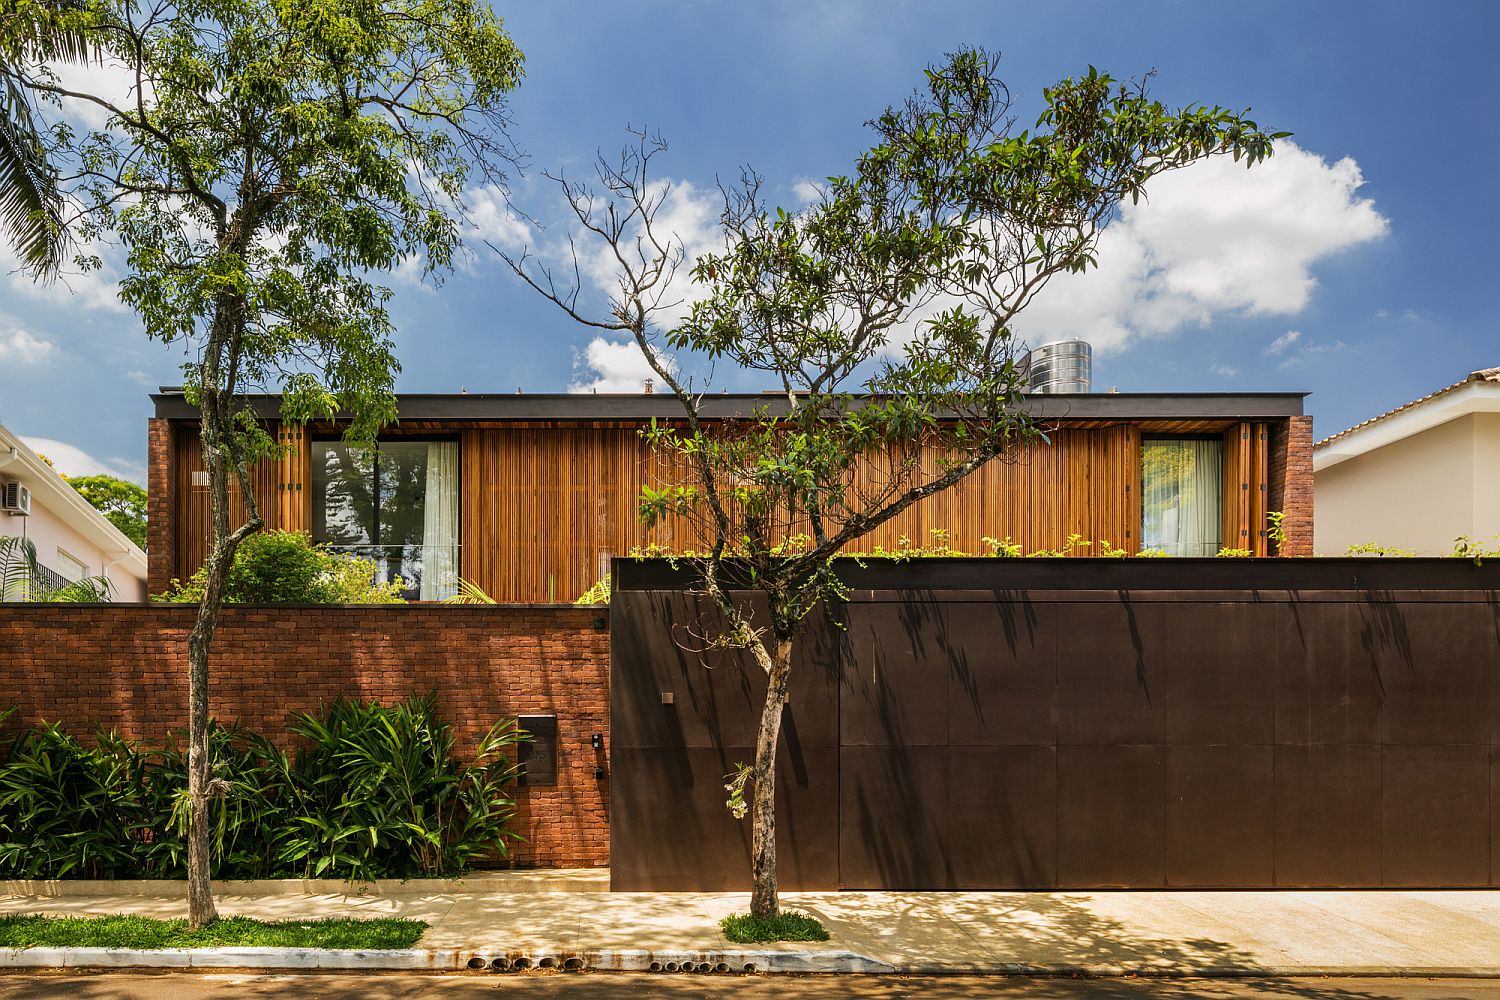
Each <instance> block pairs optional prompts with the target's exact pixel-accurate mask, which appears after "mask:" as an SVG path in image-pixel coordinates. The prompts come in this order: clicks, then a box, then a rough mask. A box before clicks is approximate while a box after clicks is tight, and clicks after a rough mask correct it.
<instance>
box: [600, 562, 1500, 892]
mask: <svg viewBox="0 0 1500 1000" xmlns="http://www.w3.org/2000/svg"><path fill="white" fill-rule="evenodd" d="M1027 562H1028V563H1030V565H1027V564H1024V563H1021V562H1020V561H1017V562H1016V563H1007V562H1005V561H997V560H972V561H929V562H924V563H922V564H920V565H919V564H916V563H912V564H903V565H900V566H891V567H879V566H872V567H871V568H870V569H869V570H865V571H858V570H855V571H852V572H853V576H852V577H851V581H850V582H851V583H852V584H853V585H854V586H855V587H856V591H855V595H854V600H853V601H851V602H850V603H849V604H848V605H847V606H845V607H844V608H842V609H841V611H840V614H841V617H842V619H843V620H844V625H845V627H844V628H843V629H842V630H841V629H836V628H832V627H829V626H827V625H825V624H823V623H821V622H820V623H817V624H815V625H813V626H812V628H811V630H810V635H809V638H808V640H807V641H805V642H804V643H803V644H802V648H801V650H800V652H799V656H798V662H797V665H796V668H795V672H794V676H793V684H792V693H791V700H790V704H789V705H788V707H787V715H786V719H785V745H784V747H783V751H782V755H781V760H780V770H779V776H778V783H779V788H778V792H779V798H780V825H779V830H778V833H779V841H780V846H781V859H782V884H783V886H784V887H786V888H806V889H829V888H851V889H852V888H906V889H963V888H973V889H1005V888H1094V887H1131V888H1148V887H1151V888H1154V887H1257V888H1264V887H1273V886H1340V887H1366V886H1368V887H1375V886H1454V887H1456V886H1493V885H1500V763H1497V754H1496V745H1497V743H1500V571H1497V568H1496V567H1494V566H1484V567H1476V566H1474V565H1472V564H1470V563H1465V562H1461V561H1454V560H1390V561H1385V562H1382V563H1373V562H1371V561H1364V560H1298V561H1285V562H1255V563H1249V562H1240V563H1238V565H1237V566H1234V567H1226V566H1225V565H1224V563H1226V562H1230V561H1228V560H1220V561H1218V563H1217V564H1215V562H1214V561H1213V560H1206V561H1203V562H1199V561H1196V560H1171V561H1167V560H1162V561H1160V562H1162V563H1168V562H1170V565H1169V566H1155V565H1147V564H1145V561H1139V562H1133V563H1128V564H1122V563H1118V562H1114V563H1110V562H1102V561H1085V560H1059V561H1057V562H1058V563H1063V564H1065V565H1048V566H1037V565H1036V564H1035V561H1027ZM616 573H617V575H616V581H617V583H616V588H617V589H616V594H615V599H614V606H613V613H612V616H611V621H612V628H613V636H612V657H613V663H612V684H611V719H612V733H613V739H612V753H613V768H612V792H611V807H612V816H611V856H612V864H613V880H614V886H615V888H617V889H669V890H670V889H724V888H744V887H746V886H747V884H748V875H747V872H748V838H749V830H748V821H747V822H745V823H740V822H736V821H735V820H734V819H733V818H732V817H730V816H729V814H728V812H727V811H726V810H725V808H724V799H725V797H726V796H725V793H724V790H723V788H722V785H723V783H724V778H723V776H724V775H725V774H726V773H728V772H729V771H730V770H731V767H732V765H733V764H734V762H735V761H741V760H743V761H748V760H749V759H750V756H751V751H750V742H751V738H752V733H753V731H754V724H755V719H756V718H757V714H758V711H759V705H760V700H761V694H762V692H763V691H764V682H763V680H762V679H761V677H760V676H759V672H758V670H756V669H755V668H754V667H753V666H749V667H748V668H747V665H746V663H744V662H742V661H741V660H740V659H738V658H736V657H733V656H729V655H727V654H723V653H719V654H713V655H710V656H708V657H706V658H705V657H703V656H702V655H700V654H699V653H698V652H696V651H695V650H696V648H697V647H696V646H695V642H696V640H695V639H694V635H695V634H701V633H702V630H703V627H704V626H705V625H709V623H708V622H707V620H706V619H705V616H704V612H703V610H702V609H701V608H700V607H699V605H698V603H697V602H696V601H695V600H694V599H693V598H691V597H689V596H687V595H685V594H684V593H683V592H682V590H681V589H680V584H681V582H682V580H681V578H678V577H674V576H673V575H672V574H671V573H670V571H669V570H668V569H667V568H664V567H658V566H652V565H651V564H638V563H637V564H632V563H630V562H622V563H619V564H617V566H616ZM1068 584H1072V586H1068ZM1230 584H1233V586H1230ZM709 627H711V625H709ZM668 701H669V702H670V703H665V702H668Z"/></svg>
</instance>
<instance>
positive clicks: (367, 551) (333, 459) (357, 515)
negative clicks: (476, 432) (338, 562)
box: [312, 440, 459, 601]
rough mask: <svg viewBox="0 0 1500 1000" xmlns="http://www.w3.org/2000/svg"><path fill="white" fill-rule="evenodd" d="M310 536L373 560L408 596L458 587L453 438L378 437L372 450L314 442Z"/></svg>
mask: <svg viewBox="0 0 1500 1000" xmlns="http://www.w3.org/2000/svg"><path fill="white" fill-rule="evenodd" d="M312 488H313V495H312V534H313V540H314V541H318V542H324V543H326V544H328V545H329V546H332V547H334V548H338V549H342V550H344V551H346V552H353V553H354V554H355V555H358V556H362V557H364V558H366V559H372V560H374V562H375V567H376V569H375V576H376V579H377V580H379V581H380V582H382V583H385V582H389V581H391V580H395V579H397V578H398V577H399V578H400V579H401V581H402V584H403V586H404V592H405V594H406V596H407V597H408V598H409V599H412V600H423V601H438V600H442V599H443V598H445V597H450V596H452V595H453V594H454V593H455V592H457V589H458V551H459V549H458V546H459V534H458V443H457V442H455V441H410V440H407V441H382V442H381V443H380V445H379V447H378V448H377V449H376V450H375V451H373V452H371V451H367V450H362V449H358V448H351V447H349V446H347V445H345V444H343V443H342V442H338V441H314V442H313V445H312Z"/></svg>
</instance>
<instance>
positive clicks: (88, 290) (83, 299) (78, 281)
mask: <svg viewBox="0 0 1500 1000" xmlns="http://www.w3.org/2000/svg"><path fill="white" fill-rule="evenodd" d="M70 252H71V253H74V254H78V253H83V254H94V255H96V256H98V257H99V259H100V260H101V261H102V262H103V267H101V268H98V269H96V270H93V271H79V270H77V269H76V268H75V267H73V265H72V263H71V261H70V262H69V263H68V264H66V265H64V272H63V273H62V274H61V275H59V276H58V278H57V279H56V280H54V281H50V282H40V281H36V280H33V279H32V278H31V276H30V275H28V274H27V273H26V272H24V271H22V270H21V259H20V258H19V257H17V256H16V255H15V253H14V251H13V250H12V249H11V246H10V243H9V241H6V240H0V294H4V295H8V294H15V295H19V296H25V297H26V298H29V299H34V300H37V301H41V302H47V303H50V304H52V305H56V306H65V307H67V308H76V307H79V306H81V307H83V308H85V309H94V310H99V311H101V312H111V313H128V312H129V311H130V310H129V309H128V308H126V306H125V304H124V303H123V302H121V301H120V289H119V284H120V275H119V271H118V270H117V269H116V263H115V262H116V259H117V258H118V257H119V256H120V254H119V250H118V248H116V247H112V246H108V245H105V244H99V243H90V244H83V245H79V244H74V246H73V247H72V248H71V250H70Z"/></svg>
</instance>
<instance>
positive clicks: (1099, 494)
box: [176, 420, 1269, 602]
mask: <svg viewBox="0 0 1500 1000" xmlns="http://www.w3.org/2000/svg"><path fill="white" fill-rule="evenodd" d="M195 430H196V428H194V427H192V426H191V425H187V424H184V425H180V426H179V427H178V428H177V435H176V441H177V447H178V461H177V463H176V469H177V475H178V479H179V483H178V490H179V493H178V495H179V497H181V498H182V500H181V509H180V511H179V512H178V524H177V536H178V560H177V561H178V567H177V571H178V575H179V576H181V577H183V578H186V577H187V576H189V575H191V573H192V572H193V571H194V570H196V569H197V568H198V566H199V565H201V563H202V559H203V554H204V551H205V549H206V545H207V538H208V503H207V489H206V487H204V486H194V485H193V484H192V479H193V475H192V474H193V472H195V471H199V470H201V469H202V462H201V459H200V456H199V452H198V445H197V438H196V434H195V433H194V431H195ZM269 430H270V431H271V433H272V435H273V437H275V438H276V439H277V440H278V441H279V442H280V443H281V444H282V445H283V447H284V449H285V450H284V455H283V457H281V458H280V459H276V460H270V461H267V462H264V463H262V464H261V466H260V467H258V468H257V469H256V470H255V473H254V475H255V479H256V496H257V498H258V502H259V504H260V508H261V511H262V516H263V517H264V518H265V521H266V524H267V526H269V527H279V528H286V529H289V530H297V531H305V530H308V529H309V527H310V525H311V509H312V492H311V474H310V456H311V444H312V441H313V440H314V439H315V438H317V437H320V436H326V435H328V434H330V433H331V432H332V431H333V428H331V427H310V428H303V427H287V428H285V429H283V428H281V427H280V426H278V425H275V424H273V425H271V426H270V428H269ZM1267 431H1268V425H1267V424H1265V423H1227V422H1225V421H1213V422H1205V421H1191V422H1189V421H1183V422H1180V423H1177V424H1174V423H1172V422H1171V421H1164V420H1152V421H1149V422H1145V421H1138V422H1134V423H1122V422H1114V423H1104V422H1099V421H1092V422H1090V423H1089V424H1088V425H1087V426H1080V425H1079V424H1076V423H1072V424H1069V425H1067V426H1060V427H1058V428H1056V429H1054V430H1052V431H1051V433H1050V434H1049V437H1050V439H1051V443H1050V444H1046V445H1039V446H1037V447H1036V448H1033V449H1031V450H1029V451H1027V452H1025V453H1024V454H1022V455H1019V456H1018V457H1017V458H1016V459H1015V460H1013V461H1004V460H996V461H994V462H991V463H990V464H989V465H987V466H986V467H984V468H982V469H980V470H979V471H978V472H976V473H975V474H973V475H972V476H970V477H969V479H967V480H966V481H965V482H963V483H962V484H960V485H959V486H958V487H956V488H954V489H952V490H950V491H947V492H946V493H942V494H939V495H937V496H934V497H931V498H929V499H928V500H926V501H924V502H922V503H920V504H917V505H915V506H914V507H913V508H912V509H910V510H908V511H906V512H904V513H903V514H902V515H901V516H899V517H897V518H895V519H893V520H891V521H890V522H887V523H886V524H884V525H882V526H881V527H880V528H878V529H876V530H875V531H873V532H871V533H870V534H869V535H868V536H866V537H865V538H864V539H862V540H861V541H860V542H859V543H858V545H857V548H858V549H859V550H861V551H866V552H869V551H874V550H875V549H876V548H877V547H884V548H886V549H895V548H897V547H898V546H899V545H900V540H901V538H903V537H905V538H907V539H909V540H910V543H911V544H913V545H917V546H920V545H923V544H926V543H927V542H929V541H930V539H931V537H932V534H931V533H932V531H933V530H934V529H942V530H945V531H947V532H948V537H949V542H950V544H951V545H953V546H954V547H955V548H957V549H960V550H962V551H967V552H974V553H980V552H984V551H985V550H986V549H985V546H984V543H983V542H982V540H981V539H982V538H983V537H984V536H991V537H994V538H1006V537H1009V538H1011V539H1014V540H1015V541H1017V542H1019V543H1021V545H1022V546H1024V547H1025V549H1026V550H1028V551H1031V550H1035V549H1039V548H1060V547H1062V546H1063V545H1064V544H1065V543H1066V541H1067V538H1068V536H1069V535H1078V536H1081V537H1082V538H1083V539H1084V540H1087V541H1089V542H1092V543H1093V545H1094V546H1095V547H1094V548H1093V549H1092V550H1084V551H1098V549H1097V546H1098V545H1099V542H1100V541H1101V540H1107V541H1109V542H1110V543H1111V544H1112V545H1114V546H1117V547H1120V548H1125V549H1128V550H1131V551H1134V550H1135V549H1137V548H1138V547H1139V534H1140V524H1141V506H1140V504H1141V498H1140V476H1141V472H1140V455H1141V436H1142V434H1143V433H1151V434H1162V433H1180V434H1197V435H1201V434H1203V433H1214V434H1220V433H1222V434H1223V437H1224V442H1225V449H1224V498H1225V503H1224V531H1225V535H1224V539H1225V541H1224V544H1225V545H1227V546H1232V547H1237V548H1249V549H1251V550H1252V551H1253V552H1254V553H1255V554H1257V555H1265V554H1266V539H1265V536H1264V532H1263V528H1264V526H1265V510H1266V492H1265V486H1266V483H1267V481H1268V471H1269V470H1268V468H1267V461H1268V454H1269V450H1268V447H1267ZM436 434H442V435H449V436H451V435H454V434H457V435H458V437H459V441H460V463H461V464H460V479H461V485H460V499H459V502H460V513H459V517H460V523H461V544H462V551H461V557H460V558H461V570H460V573H461V575H462V576H463V577H464V578H465V579H468V580H472V581H473V582H475V583H477V584H478V585H479V586H480V587H482V588H483V589H484V590H485V591H486V592H487V593H488V594H490V595H491V596H493V597H494V598H495V599H496V600H498V601H502V602H568V601H572V600H573V599H575V598H576V597H578V596H579V595H580V594H581V593H583V592H584V591H585V590H587V589H588V588H589V587H590V586H591V585H592V584H594V583H595V582H596V581H597V580H598V579H599V577H600V576H602V575H603V573H604V572H606V571H607V568H608V565H609V559H610V558H611V557H612V556H617V555H625V554H627V553H629V552H630V550H631V549H632V548H634V547H637V546H644V545H646V544H648V543H650V542H657V543H659V544H661V545H663V546H665V547H667V548H671V549H675V550H678V551H681V550H684V549H691V548H694V547H696V546H697V545H698V544H699V541H698V540H697V539H695V538H694V537H692V536H691V534H690V533H689V529H688V528H687V527H686V526H685V525H682V524H674V523H671V522H668V523H666V524H664V525H662V526H660V527H658V528H656V529H654V530H653V531H651V532H649V533H648V532H647V531H646V529H645V528H644V527H643V526H642V525H641V523H640V521H639V519H638V518H637V516H636V508H637V497H638V496H639V494H640V489H641V486H642V485H643V484H652V485H662V484H665V483H668V482H671V481H673V480H674V478H676V480H677V481H689V480H687V479H683V478H680V477H679V474H678V473H675V472H674V470H672V469H671V468H670V467H668V465H667V464H666V463H667V462H668V461H669V460H667V459H662V458H660V457H657V456H653V455H652V454H651V453H650V451H649V449H648V448H647V446H646V445H645V444H644V442H642V440H641V438H640V436H639V433H638V428H637V427H636V426H635V425H632V424H623V423H618V422H586V421H569V422H565V423H557V422H553V423H545V422H529V423H523V422H510V423H502V422H492V423H486V424H478V423H465V424H458V423H456V422H451V421H441V422H439V421H429V422H416V421H408V422H403V423H402V424H401V425H399V426H398V427H394V428H391V430H390V431H389V432H388V435H387V436H388V437H391V438H396V437H421V436H432V435H436ZM928 458H929V459H930V460H931V461H932V462H933V463H934V465H935V462H936V456H929V457H928ZM871 474H872V475H877V474H878V473H875V472H872V473H871ZM860 485H863V486H866V487H869V486H872V485H874V483H872V482H866V483H863V484H860ZM231 516H232V517H234V518H236V521H235V523H240V521H241V520H242V519H243V516H244V513H243V510H242V509H241V505H239V504H238V502H232V504H231Z"/></svg>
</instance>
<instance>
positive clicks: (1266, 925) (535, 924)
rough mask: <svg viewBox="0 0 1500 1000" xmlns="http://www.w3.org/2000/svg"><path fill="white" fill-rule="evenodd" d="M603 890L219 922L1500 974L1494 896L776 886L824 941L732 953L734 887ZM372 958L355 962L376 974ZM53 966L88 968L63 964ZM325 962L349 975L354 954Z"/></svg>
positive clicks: (789, 950)
mask: <svg viewBox="0 0 1500 1000" xmlns="http://www.w3.org/2000/svg"><path fill="white" fill-rule="evenodd" d="M3 888H5V889H7V890H9V892H10V894H9V895H6V896H4V897H0V912H4V913H51V914H73V915H92V914H106V913H138V914H144V915H150V916H161V917H179V916H183V915H184V914H185V912H186V907H185V904H184V902H183V900H182V898H181V892H180V889H179V887H178V886H177V885H176V884H173V883H167V884H162V883H81V884H80V883H74V884H66V883H10V884H9V885H5V886H3ZM606 888H607V878H605V877H603V876H602V875H600V874H599V873H595V872H537V873H505V874H499V875H487V876H481V877H478V878H472V879H466V880H463V881H461V882H458V881H451V882H450V881H421V882H408V883H380V884H378V885H374V886H369V887H365V888H364V889H363V890H361V891H351V887H349V886H346V885H343V884H341V883H335V882H329V883H315V884H308V883H301V882H258V883H225V884H221V885H220V887H219V889H220V894H219V897H218V902H219V911H220V913H222V914H225V915H243V916H252V917H259V918H262V919H306V918H309V917H315V916H339V915H348V916H370V917H373V916H399V917H412V918H416V919H421V920H426V921H427V922H428V923H429V925H430V927H429V929H428V931H427V933H426V934H425V935H424V936H423V938H422V940H421V942H419V944H418V946H417V949H415V950H414V951H413V952H412V953H410V954H407V953H402V954H405V955H406V957H405V958H403V959H401V960H400V961H399V962H398V961H396V960H394V959H391V960H388V961H387V964H386V965H385V966H384V967H389V968H433V969H443V968H466V967H478V966H485V967H489V966H490V963H492V962H493V961H494V960H496V959H500V960H501V963H500V964H502V965H504V964H506V963H511V962H514V961H515V960H516V959H525V960H526V961H527V962H528V963H529V964H531V965H533V966H535V965H549V964H555V965H556V966H558V967H562V966H563V965H564V963H566V962H567V961H568V959H570V958H571V959H574V960H575V964H576V965H582V966H584V967H587V968H597V969H647V968H650V966H651V963H653V962H655V963H656V964H657V965H658V966H665V965H666V964H667V963H669V962H670V963H672V964H673V965H674V966H675V965H678V964H680V963H682V962H691V963H694V964H695V966H696V965H697V964H702V963H707V964H708V965H709V966H710V967H714V966H723V967H727V968H729V969H730V970H731V971H740V970H741V969H742V968H743V967H744V966H745V965H747V964H748V965H754V966H755V967H756V968H757V969H758V970H760V971H777V970H786V971H819V970H824V971H896V972H906V973H939V972H980V973H985V972H996V973H1016V972H1038V973H1054V974H1056V973H1086V974H1093V975H1120V974H1129V973H1142V974H1159V975H1169V974H1175V975H1182V974H1198V975H1278V976H1284V975H1313V976H1358V975H1390V974H1397V973H1399V974H1403V975H1418V976H1435V975H1442V976H1500V891H1479V890H1473V891H1405V892H1388V891H1368V892H1356V891H1349V892H1310V891H1282V892H1185V891H1158V892H1060V893H1012V892H1003V893H979V892H969V893H915V892H914V893H888V892H842V893H833V892H830V893H787V894H785V895H784V897H783V905H785V906H787V907H789V908H795V909H801V910H805V911H807V912H809V913H811V914H813V915H815V916H817V917H818V918H819V919H821V920H822V921H823V922H824V924H825V925H826V926H827V927H828V929H829V931H830V932H831V933H832V935H833V940H831V941H828V942H822V943H818V944H778V945H771V946H746V945H738V944H734V943H732V942H729V941H726V940H725V939H724V938H723V937H722V936H721V935H720V933H719V930H718V921H719V919H720V918H721V917H723V916H724V915H725V914H727V913H731V912H735V911H743V910H744V909H745V908H746V905H747V902H748V896H747V895H744V894H738V893H610V892H607V891H601V890H604V889H606ZM111 890H113V891H111ZM242 951H243V950H242ZM5 954H6V953H0V958H3V957H4V955H5ZM9 954H11V955H12V956H13V957H14V956H15V955H16V954H24V953H9ZM304 954H305V953H304ZM392 954H394V953H392ZM33 957H39V956H33ZM118 957H120V958H123V957H124V956H118ZM204 957H205V958H206V957H207V956H204ZM252 957H253V958H255V960H254V961H248V960H247V961H246V963H245V964H248V965H256V966H262V967H265V966H268V965H272V964H274V961H273V960H274V958H275V956H264V955H262V956H259V957H255V956H252ZM544 959H545V960H549V961H545V962H544V961H543V960H544ZM371 961H372V963H373V964H370V965H367V966H366V967H376V965H379V961H378V960H376V957H375V956H371ZM392 963H394V964H392ZM402 963H404V964H402ZM26 964H36V963H31V962H28V963H26ZM66 964H88V963H86V962H83V961H81V960H76V956H75V960H73V961H70V962H68V963H66ZM107 964H121V963H120V962H109V963H107ZM131 964H134V963H131ZM164 964H165V963H164ZM170 964H182V965H186V964H189V962H188V961H187V959H186V957H184V959H183V961H181V962H174V963H170ZM191 964H206V963H204V962H193V963H191ZM220 964H223V963H220ZM334 964H335V965H336V966H337V967H349V965H350V964H351V963H350V956H348V955H345V956H343V957H342V958H340V959H339V960H338V961H337V962H336V963H334ZM353 964H355V965H358V964H359V962H358V961H355V962H354V963H353ZM322 967H329V963H327V962H325V963H324V965H323V966H322Z"/></svg>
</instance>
